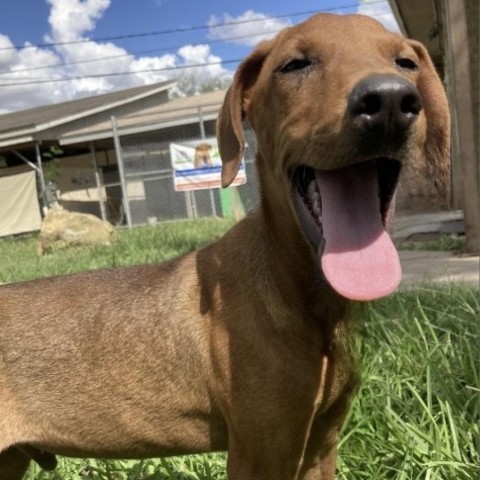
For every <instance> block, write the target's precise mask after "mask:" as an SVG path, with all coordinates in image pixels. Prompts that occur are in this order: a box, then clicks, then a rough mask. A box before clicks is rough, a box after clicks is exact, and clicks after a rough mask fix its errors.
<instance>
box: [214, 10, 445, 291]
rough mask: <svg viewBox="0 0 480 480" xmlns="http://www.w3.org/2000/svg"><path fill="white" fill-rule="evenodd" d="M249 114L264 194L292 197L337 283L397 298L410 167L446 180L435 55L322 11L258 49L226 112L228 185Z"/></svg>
mask: <svg viewBox="0 0 480 480" xmlns="http://www.w3.org/2000/svg"><path fill="white" fill-rule="evenodd" d="M245 118H247V119H248V120H249V122H250V123H251V125H252V126H253V128H254V130H255V132H256V135H257V139H258V147H259V155H258V169H259V173H260V176H261V181H262V191H263V192H264V193H267V194H268V195H273V196H276V197H277V199H278V201H280V202H281V199H285V198H288V199H289V201H290V206H291V209H292V211H293V215H294V217H295V218H296V219H297V221H298V224H299V225H300V226H301V229H302V231H303V233H304V235H305V237H306V238H307V239H308V240H309V242H310V243H311V244H312V245H313V246H314V247H315V248H316V249H317V250H318V254H319V255H320V257H321V258H322V262H321V265H322V271H323V273H324V274H325V276H326V278H327V280H329V282H330V284H331V285H332V286H333V288H334V289H336V290H337V291H338V292H339V293H341V294H343V295H345V296H347V297H350V298H355V299H362V300H363V299H369V298H376V297H379V296H383V295H386V294H387V293H390V292H391V291H393V290H394V289H395V288H396V286H397V285H398V282H399V279H400V266H399V263H398V256H396V252H394V249H393V246H392V245H391V241H390V240H389V237H388V235H387V234H386V233H385V229H384V227H388V225H389V223H390V220H391V217H392V212H393V203H394V196H395V190H396V186H397V181H398V176H399V173H400V170H401V167H402V165H403V164H405V163H407V162H425V164H426V167H427V168H428V171H429V172H430V174H431V177H432V181H434V182H435V183H436V184H437V185H438V186H439V187H440V188H441V189H442V190H445V189H446V188H447V185H448V183H449V150H450V145H449V133H450V123H449V112H448V103H447V99H446V96H445V92H444V89H443V87H442V84H441V82H440V80H439V78H438V75H437V74H436V72H435V69H434V67H433V64H432V61H431V60H430V57H429V55H428V53H427V51H426V49H425V48H424V47H423V46H422V45H421V44H420V43H418V42H415V41H411V40H407V39H405V38H403V37H401V36H400V35H397V34H394V33H391V32H389V31H388V30H386V29H385V28H384V27H383V26H382V25H381V24H380V23H378V22H377V21H375V20H373V19H371V18H368V17H364V16H361V15H349V16H337V15H328V14H320V15H316V16H314V17H312V18H310V19H309V20H307V21H306V22H304V23H302V24H299V25H297V26H295V27H291V28H288V29H285V30H283V31H282V32H281V33H280V34H279V35H278V36H277V37H276V38H274V39H273V40H270V41H267V42H263V43H261V44H260V45H259V46H258V47H257V48H256V49H255V50H254V51H253V53H252V54H251V55H250V56H249V57H248V58H246V59H245V60H244V61H243V62H242V64H241V65H240V66H239V68H238V70H237V72H236V74H235V77H234V80H233V84H232V86H231V87H230V89H229V90H228V92H227V94H226V97H225V101H224V104H223V107H222V109H221V111H220V115H219V119H218V123H217V135H218V142H219V150H220V154H221V157H222V162H223V170H222V183H223V186H228V185H229V184H230V183H231V182H232V180H233V179H234V177H235V175H236V173H237V171H238V167H239V165H240V161H241V158H242V155H243V149H244V135H243V127H242V122H243V120H244V119H245ZM265 178H267V180H264V179H265ZM272 180H273V181H272ZM273 185H274V186H273ZM283 207H285V205H283ZM393 256H395V258H393ZM384 257H385V258H384ZM387 257H388V258H387ZM390 257H392V258H390ZM382 258H383V260H379V259H382ZM377 260H378V261H377ZM367 264H369V267H368V268H370V270H371V271H370V273H369V278H365V280H364V282H363V283H367V284H369V285H370V286H369V287H363V286H361V284H362V282H361V278H362V277H361V274H359V273H358V270H361V269H362V268H367ZM355 271H357V273H355ZM352 272H353V273H352ZM373 277H375V278H374V279H373V282H372V278H373ZM353 284H355V285H353ZM371 285H373V286H371Z"/></svg>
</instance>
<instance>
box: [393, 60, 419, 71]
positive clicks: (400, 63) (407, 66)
mask: <svg viewBox="0 0 480 480" xmlns="http://www.w3.org/2000/svg"><path fill="white" fill-rule="evenodd" d="M395 64H396V65H397V67H400V68H403V69H404V70H417V69H418V65H417V64H416V63H415V62H414V61H413V60H412V59H411V58H407V57H400V58H396V59H395Z"/></svg>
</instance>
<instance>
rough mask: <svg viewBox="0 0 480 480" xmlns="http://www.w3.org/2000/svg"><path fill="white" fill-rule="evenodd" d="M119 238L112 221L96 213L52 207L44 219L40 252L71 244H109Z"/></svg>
mask: <svg viewBox="0 0 480 480" xmlns="http://www.w3.org/2000/svg"><path fill="white" fill-rule="evenodd" d="M117 240H118V233H117V231H116V230H115V228H114V227H113V226H112V225H111V224H110V223H108V222H104V221H102V220H100V219H99V218H98V217H95V216H94V215H90V214H86V213H77V212H69V211H68V210H64V209H63V208H61V207H57V208H52V209H50V210H49V211H48V213H47V215H46V216H45V218H44V219H43V222H42V228H41V230H40V244H39V252H40V253H41V254H42V253H48V252H50V251H53V250H56V249H59V248H65V247H69V246H94V245H107V246H109V245H112V244H113V243H115V242H116V241H117Z"/></svg>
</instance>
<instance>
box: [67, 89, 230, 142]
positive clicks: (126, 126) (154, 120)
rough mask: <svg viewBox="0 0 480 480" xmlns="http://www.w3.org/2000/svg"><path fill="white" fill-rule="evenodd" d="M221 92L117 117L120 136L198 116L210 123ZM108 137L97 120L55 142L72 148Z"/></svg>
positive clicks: (109, 132)
mask: <svg viewBox="0 0 480 480" xmlns="http://www.w3.org/2000/svg"><path fill="white" fill-rule="evenodd" d="M225 92H226V91H225V90H218V91H214V92H208V93H203V94H200V95H195V96H191V97H184V98H177V99H175V100H171V101H169V102H167V103H163V104H159V105H154V106H152V107H148V108H144V109H141V110H139V111H138V112H137V113H135V114H134V115H128V116H123V117H119V118H117V126H118V129H119V131H120V132H121V133H122V134H123V135H128V134H132V133H138V132H146V131H151V130H157V129H161V128H167V127H172V126H177V125H184V124H187V123H193V122H197V121H198V118H199V115H201V116H202V118H203V119H204V120H212V119H215V118H216V117H217V114H218V111H219V109H220V106H221V105H222V103H223V99H224V97H225ZM112 136H113V133H112V124H111V122H110V121H101V122H97V123H95V124H94V125H91V126H86V127H81V128H78V129H77V130H70V131H69V132H68V133H66V134H64V135H62V136H60V137H59V138H58V140H59V142H60V144H61V145H72V144H75V143H83V142H89V141H95V140H100V139H106V138H111V137H112Z"/></svg>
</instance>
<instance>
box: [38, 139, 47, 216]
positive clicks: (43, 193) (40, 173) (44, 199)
mask: <svg viewBox="0 0 480 480" xmlns="http://www.w3.org/2000/svg"><path fill="white" fill-rule="evenodd" d="M35 153H36V155H37V167H38V168H37V173H38V179H39V180H40V188H41V189H42V191H41V193H40V195H41V197H42V203H43V206H42V211H43V214H44V215H46V214H47V210H48V204H47V196H46V192H47V189H46V187H45V177H44V176H43V166H42V154H41V152H40V145H39V144H38V143H36V144H35Z"/></svg>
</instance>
